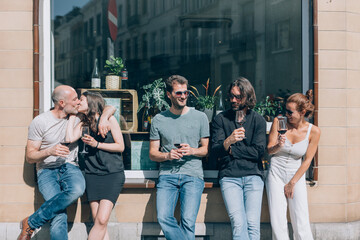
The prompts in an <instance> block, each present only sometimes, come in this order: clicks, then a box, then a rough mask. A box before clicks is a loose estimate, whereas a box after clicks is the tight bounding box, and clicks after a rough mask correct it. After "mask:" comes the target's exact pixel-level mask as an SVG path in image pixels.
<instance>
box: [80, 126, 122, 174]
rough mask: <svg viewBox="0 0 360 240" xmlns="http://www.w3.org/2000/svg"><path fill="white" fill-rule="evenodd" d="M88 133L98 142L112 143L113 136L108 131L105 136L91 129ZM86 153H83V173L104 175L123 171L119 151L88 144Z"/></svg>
mask: <svg viewBox="0 0 360 240" xmlns="http://www.w3.org/2000/svg"><path fill="white" fill-rule="evenodd" d="M90 135H91V136H92V137H93V138H95V140H96V141H98V142H99V143H114V142H115V141H114V138H113V136H112V134H111V131H109V132H108V133H107V134H106V136H105V138H103V137H101V135H97V133H94V132H93V131H91V133H90ZM86 149H87V151H88V154H85V155H84V165H85V166H84V167H85V173H88V174H96V175H105V174H109V173H115V172H121V171H124V164H123V161H122V157H121V153H120V152H107V151H103V150H100V149H97V148H92V147H90V146H87V147H86Z"/></svg>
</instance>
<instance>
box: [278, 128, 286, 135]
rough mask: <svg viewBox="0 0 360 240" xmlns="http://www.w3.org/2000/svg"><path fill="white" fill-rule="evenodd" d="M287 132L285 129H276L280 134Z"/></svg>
mask: <svg viewBox="0 0 360 240" xmlns="http://www.w3.org/2000/svg"><path fill="white" fill-rule="evenodd" d="M286 132H287V129H280V130H278V133H280V134H281V135H282V134H285V133H286Z"/></svg>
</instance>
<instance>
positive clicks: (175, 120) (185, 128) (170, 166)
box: [150, 108, 210, 179]
mask: <svg viewBox="0 0 360 240" xmlns="http://www.w3.org/2000/svg"><path fill="white" fill-rule="evenodd" d="M209 135H210V134H209V122H208V119H207V117H206V115H205V113H203V112H200V111H197V110H195V109H191V108H190V109H189V111H188V112H187V113H185V114H183V115H175V114H173V113H171V112H170V111H169V110H166V111H164V112H162V113H159V114H157V115H156V116H155V117H154V118H153V120H152V121H151V130H150V140H160V147H161V151H162V152H170V151H171V149H173V148H176V147H175V146H174V144H175V143H187V144H189V145H190V147H192V148H198V147H199V142H200V138H206V137H209ZM159 174H160V175H165V174H186V175H189V176H193V177H198V178H201V179H203V177H204V172H203V169H202V162H201V158H200V157H196V156H185V157H183V158H182V159H179V160H169V161H165V162H161V163H160V172H159Z"/></svg>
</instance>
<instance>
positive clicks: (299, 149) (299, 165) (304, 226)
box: [266, 90, 320, 240]
mask: <svg viewBox="0 0 360 240" xmlns="http://www.w3.org/2000/svg"><path fill="white" fill-rule="evenodd" d="M312 98H313V96H312V90H309V91H308V92H307V93H306V96H305V95H303V94H301V93H295V94H293V95H291V96H290V97H289V98H288V99H287V101H286V117H287V128H288V131H287V132H286V133H285V134H279V133H278V121H279V120H278V118H275V119H274V122H273V125H272V127H271V130H270V135H269V144H268V146H267V149H268V152H269V154H270V155H272V157H271V161H270V169H269V174H268V177H267V179H266V191H267V196H268V203H269V211H270V220H271V228H272V233H273V234H272V235H273V240H288V239H289V232H288V227H287V217H286V212H287V205H288V204H289V211H290V218H291V224H292V228H293V231H294V239H295V240H312V239H313V236H312V233H311V228H310V221H309V210H308V203H307V192H306V181H305V173H306V171H307V169H308V168H309V166H310V163H311V161H312V159H313V157H314V155H315V153H316V150H317V146H318V143H319V139H320V129H319V128H318V127H317V126H314V125H312V124H311V123H309V122H307V121H306V120H305V118H309V117H311V116H312V114H313V112H314V109H315V108H314V105H313V104H312V103H311V102H312Z"/></svg>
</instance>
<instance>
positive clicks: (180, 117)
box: [150, 75, 209, 240]
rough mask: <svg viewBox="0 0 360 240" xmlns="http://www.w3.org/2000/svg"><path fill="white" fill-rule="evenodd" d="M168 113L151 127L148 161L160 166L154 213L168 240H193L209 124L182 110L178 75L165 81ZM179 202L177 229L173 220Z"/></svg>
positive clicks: (184, 86) (184, 91)
mask: <svg viewBox="0 0 360 240" xmlns="http://www.w3.org/2000/svg"><path fill="white" fill-rule="evenodd" d="M166 94H167V97H168V98H169V99H170V101H171V107H170V109H169V110H166V111H164V112H161V113H159V114H157V115H156V116H155V117H154V119H153V120H152V123H151V130H150V159H151V160H152V161H156V162H160V172H159V182H158V184H157V193H156V209H157V218H158V221H159V224H160V226H161V228H162V230H163V232H164V235H165V238H166V239H168V240H177V239H186V240H194V239H195V221H196V217H197V214H198V211H199V207H200V200H201V195H202V192H203V189H204V180H203V178H204V174H203V168H202V162H201V158H202V157H204V156H206V155H207V153H208V144H209V123H208V119H207V117H206V115H205V114H204V113H203V112H200V111H197V110H195V109H190V108H189V107H187V106H186V102H187V99H188V96H189V91H188V81H187V80H186V79H185V78H184V77H182V76H179V75H173V76H171V77H169V78H168V79H167V80H166ZM178 199H179V200H180V208H181V209H180V212H181V218H180V225H178V223H177V220H176V218H175V217H174V211H175V206H176V203H177V200H178Z"/></svg>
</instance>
